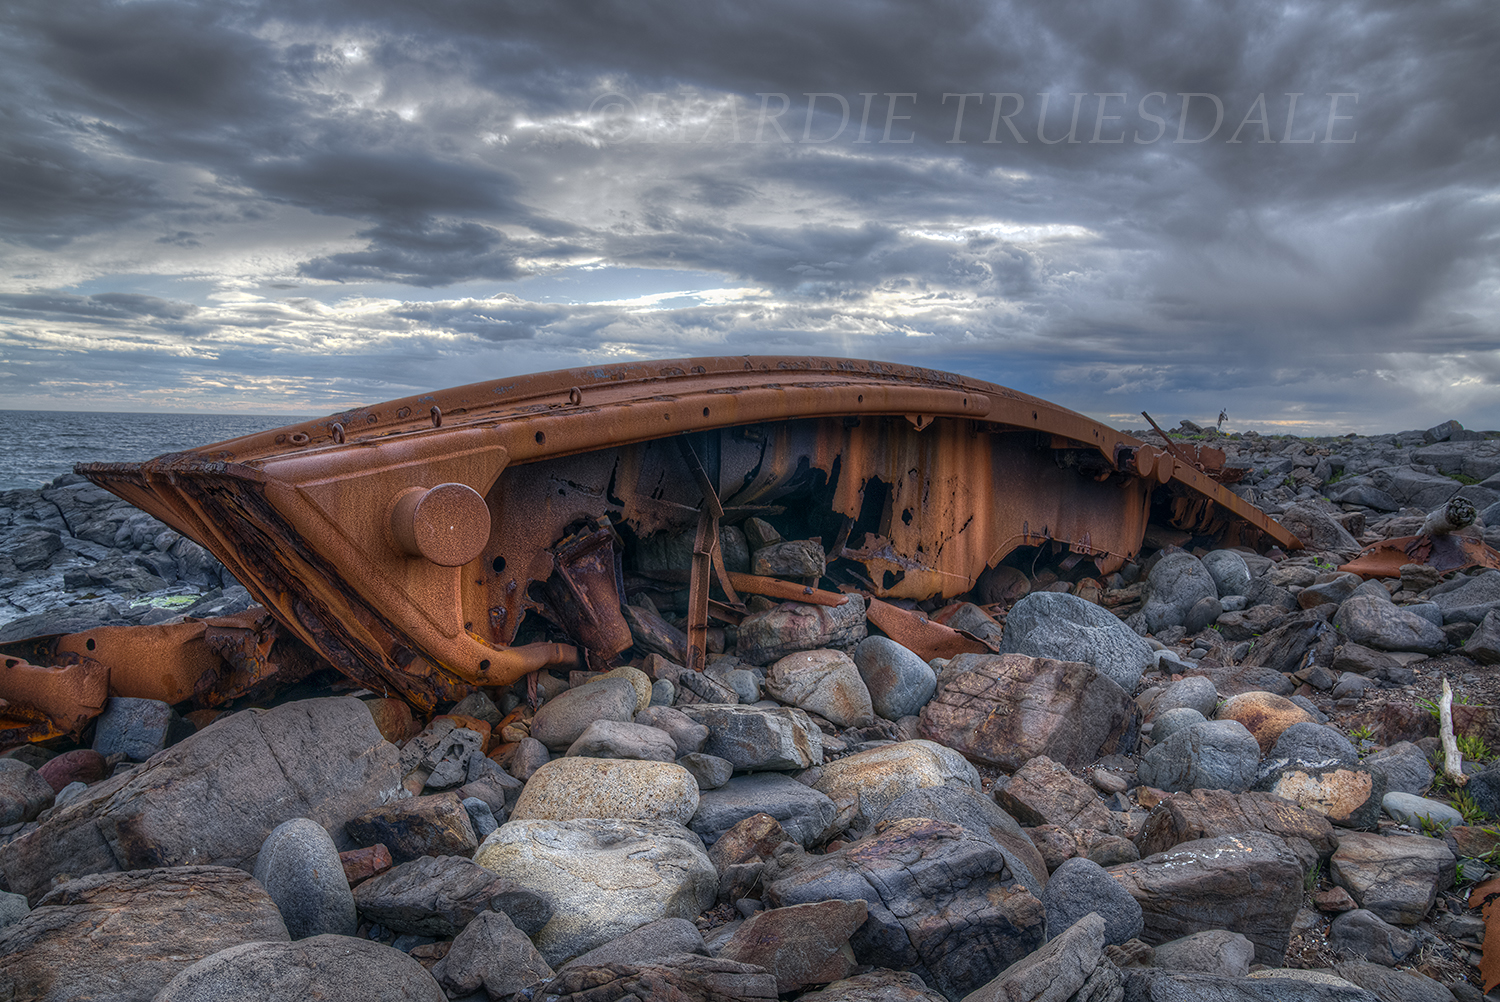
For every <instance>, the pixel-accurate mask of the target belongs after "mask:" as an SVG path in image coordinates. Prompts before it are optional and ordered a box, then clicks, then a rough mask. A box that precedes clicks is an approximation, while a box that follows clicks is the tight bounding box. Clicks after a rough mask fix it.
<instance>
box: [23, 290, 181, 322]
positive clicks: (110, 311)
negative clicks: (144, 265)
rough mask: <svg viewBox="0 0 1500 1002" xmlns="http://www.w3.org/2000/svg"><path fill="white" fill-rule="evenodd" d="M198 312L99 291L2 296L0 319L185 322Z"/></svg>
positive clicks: (149, 298) (155, 300)
mask: <svg viewBox="0 0 1500 1002" xmlns="http://www.w3.org/2000/svg"><path fill="white" fill-rule="evenodd" d="M197 312H199V310H198V307H196V306H194V305H192V304H191V303H176V302H172V301H171V300H167V299H159V298H157V297H156V296H142V295H139V294H137V293H129V292H98V293H95V294H94V295H92V296H75V295H70V294H68V293H20V294H17V293H0V316H11V317H24V318H28V319H30V318H47V317H67V318H76V317H89V318H93V319H108V320H123V319H140V318H149V319H156V320H185V319H187V318H188V317H191V316H192V315H193V314H195V313H197Z"/></svg>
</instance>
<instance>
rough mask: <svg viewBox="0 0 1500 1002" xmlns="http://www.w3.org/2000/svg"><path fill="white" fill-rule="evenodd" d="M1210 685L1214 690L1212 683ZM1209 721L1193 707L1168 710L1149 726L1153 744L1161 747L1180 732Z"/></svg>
mask: <svg viewBox="0 0 1500 1002" xmlns="http://www.w3.org/2000/svg"><path fill="white" fill-rule="evenodd" d="M1184 681H1186V680H1184ZM1205 681H1207V680H1206V679H1205ZM1209 685H1210V688H1212V683H1209ZM1207 720H1208V718H1207V717H1205V716H1204V715H1203V714H1201V713H1199V712H1198V711H1197V710H1195V709H1193V708H1192V707H1191V706H1179V707H1177V708H1176V709H1172V710H1166V711H1164V712H1163V713H1162V714H1161V715H1160V716H1159V717H1157V718H1156V719H1155V720H1153V721H1152V722H1151V724H1150V725H1149V726H1150V728H1151V742H1152V744H1158V745H1159V744H1161V743H1162V742H1164V741H1166V740H1167V739H1168V738H1170V737H1171V736H1172V735H1174V734H1176V733H1177V732H1178V731H1185V730H1187V729H1188V728H1189V727H1192V726H1193V725H1194V724H1202V723H1206V722H1207Z"/></svg>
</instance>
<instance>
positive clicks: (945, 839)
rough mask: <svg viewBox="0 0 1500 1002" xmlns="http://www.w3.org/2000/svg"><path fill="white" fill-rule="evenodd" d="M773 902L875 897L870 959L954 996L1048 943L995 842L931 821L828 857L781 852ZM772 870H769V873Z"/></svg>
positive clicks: (863, 936)
mask: <svg viewBox="0 0 1500 1002" xmlns="http://www.w3.org/2000/svg"><path fill="white" fill-rule="evenodd" d="M775 863H776V865H777V866H778V868H779V872H780V875H779V876H778V877H776V879H774V880H772V881H771V883H770V884H769V885H768V886H767V888H766V894H765V899H766V901H767V902H768V903H769V904H771V905H772V906H773V907H777V908H783V907H787V906H790V905H797V904H808V903H811V902H815V901H826V900H829V899H839V900H846V901H848V900H855V899H860V900H863V901H864V902H866V904H867V907H868V909H869V918H868V919H867V920H866V922H865V924H864V925H862V926H861V927H860V928H859V930H858V931H857V932H856V933H855V934H854V937H853V938H852V939H851V941H850V945H851V946H852V947H853V948H854V956H855V959H856V960H858V961H859V962H860V963H880V964H884V965H889V966H894V967H898V968H907V969H911V970H912V971H913V972H914V973H916V974H917V975H918V976H919V977H920V978H922V980H923V981H924V982H925V983H927V984H929V985H932V986H934V987H936V988H937V989H938V990H939V991H941V992H942V993H943V994H944V995H947V996H948V997H949V998H956V997H960V996H962V995H964V994H966V993H968V992H970V991H973V990H974V989H975V988H978V987H979V986H980V985H982V984H984V983H985V982H987V981H989V980H991V979H992V978H993V977H994V976H995V975H996V974H998V973H1000V971H1002V970H1004V969H1005V968H1006V967H1008V966H1009V965H1010V964H1012V963H1014V962H1015V961H1017V960H1020V959H1021V958H1022V957H1024V956H1026V955H1027V954H1029V953H1031V952H1032V951H1033V950H1035V949H1036V948H1037V947H1039V946H1041V945H1042V941H1043V940H1044V938H1045V930H1046V914H1045V911H1044V909H1043V908H1042V904H1041V902H1040V901H1038V900H1037V899H1036V898H1035V897H1033V896H1032V894H1031V892H1029V891H1028V890H1026V889H1025V887H1024V886H1022V885H1021V884H1020V883H1019V881H1018V879H1017V877H1016V875H1015V874H1014V873H1012V872H1011V871H1010V870H1009V868H1008V866H1007V865H1006V863H1005V860H1004V858H1003V857H1002V856H1001V854H1000V853H999V852H998V851H997V850H996V848H995V844H994V843H993V842H992V841H991V840H989V839H983V838H979V837H978V836H975V835H972V834H970V833H969V832H967V831H965V830H964V829H963V828H961V827H959V826H958V825H955V824H951V823H949V822H944V821H934V820H932V819H929V818H911V819H905V820H900V821H892V822H887V823H886V824H884V825H881V826H880V827H878V828H877V829H876V830H875V833H874V834H873V835H871V836H870V837H868V838H865V839H861V840H860V841H858V842H855V843H854V844H852V845H850V846H848V847H846V848H843V849H840V850H838V851H836V852H831V853H828V854H826V855H823V856H807V855H803V854H800V853H797V852H795V851H793V852H791V853H788V852H786V851H785V850H783V851H782V852H778V854H777V857H776V861H775ZM768 875H769V873H768Z"/></svg>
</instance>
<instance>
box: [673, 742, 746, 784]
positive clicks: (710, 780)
mask: <svg viewBox="0 0 1500 1002" xmlns="http://www.w3.org/2000/svg"><path fill="white" fill-rule="evenodd" d="M677 764H678V765H680V766H682V767H683V768H684V769H686V770H687V771H688V772H690V773H692V775H693V780H694V781H695V782H696V783H697V784H698V790H699V792H700V793H701V792H702V791H704V790H717V789H718V788H719V787H721V786H723V785H724V784H725V783H727V782H729V780H730V778H731V777H733V776H734V763H733V762H731V761H729V760H728V759H727V758H719V756H717V755H705V754H703V753H702V752H693V753H692V754H690V755H684V756H682V758H680V759H678V760H677Z"/></svg>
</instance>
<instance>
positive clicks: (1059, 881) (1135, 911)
mask: <svg viewBox="0 0 1500 1002" xmlns="http://www.w3.org/2000/svg"><path fill="white" fill-rule="evenodd" d="M1042 907H1044V908H1046V909H1047V928H1049V929H1053V930H1062V929H1066V928H1068V927H1069V926H1071V925H1072V924H1073V923H1074V922H1077V921H1078V920H1079V919H1081V918H1083V917H1084V916H1085V915H1087V914H1088V913H1089V912H1098V913H1099V917H1100V918H1102V919H1104V941H1105V942H1106V943H1114V944H1116V945H1118V944H1120V943H1123V942H1125V941H1126V940H1127V939H1131V938H1133V937H1136V936H1139V935H1140V934H1141V929H1142V927H1143V924H1144V919H1143V918H1142V912H1141V906H1140V903H1139V902H1137V901H1136V900H1135V898H1133V897H1131V896H1130V892H1129V891H1127V890H1126V889H1125V888H1124V887H1121V886H1120V885H1119V884H1117V883H1115V881H1114V879H1113V878H1112V877H1110V875H1109V872H1108V871H1107V870H1105V869H1104V867H1102V866H1100V865H1099V864H1098V863H1095V862H1094V861H1093V860H1091V859H1084V858H1083V857H1081V856H1074V857H1073V858H1072V859H1068V860H1064V861H1063V863H1062V865H1061V866H1059V867H1058V868H1057V869H1056V870H1054V871H1053V872H1052V876H1051V877H1050V878H1048V880H1047V886H1046V888H1045V889H1044V890H1043V891H1042Z"/></svg>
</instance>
